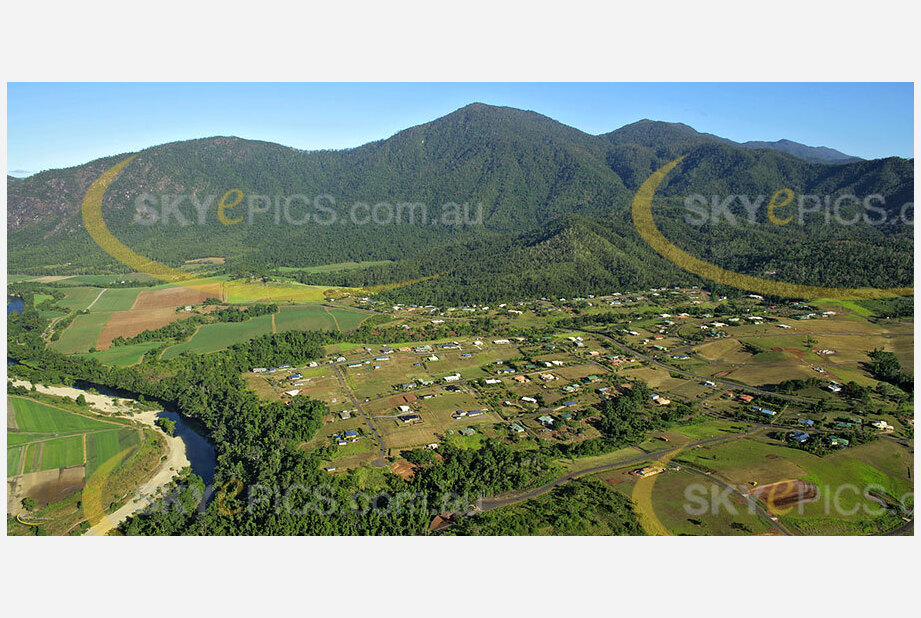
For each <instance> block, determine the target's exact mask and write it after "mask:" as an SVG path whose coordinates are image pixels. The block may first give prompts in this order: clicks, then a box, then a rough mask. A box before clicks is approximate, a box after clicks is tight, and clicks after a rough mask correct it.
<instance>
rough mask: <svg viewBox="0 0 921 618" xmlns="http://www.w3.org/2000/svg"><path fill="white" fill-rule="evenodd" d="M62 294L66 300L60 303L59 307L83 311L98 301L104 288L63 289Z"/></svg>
mask: <svg viewBox="0 0 921 618" xmlns="http://www.w3.org/2000/svg"><path fill="white" fill-rule="evenodd" d="M61 292H63V293H64V298H63V299H61V300H59V301H58V303H57V304H58V305H60V306H61V307H66V308H67V309H69V310H70V311H82V310H84V309H86V308H87V307H88V306H89V305H90V303H92V302H93V301H94V300H96V297H97V296H99V293H100V292H102V288H89V287H73V288H65V289H62V290H61Z"/></svg>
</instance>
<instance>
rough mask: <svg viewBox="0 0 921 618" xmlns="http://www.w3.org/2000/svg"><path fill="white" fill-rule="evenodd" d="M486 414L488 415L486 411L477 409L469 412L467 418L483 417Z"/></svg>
mask: <svg viewBox="0 0 921 618" xmlns="http://www.w3.org/2000/svg"><path fill="white" fill-rule="evenodd" d="M484 414H486V410H481V409H479V408H477V409H476V410H467V416H468V417H470V416H482V415H484Z"/></svg>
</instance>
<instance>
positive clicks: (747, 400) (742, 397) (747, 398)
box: [739, 395, 755, 403]
mask: <svg viewBox="0 0 921 618" xmlns="http://www.w3.org/2000/svg"><path fill="white" fill-rule="evenodd" d="M739 400H740V401H744V402H745V403H751V402H753V401H754V400H755V398H754V396H752V395H739Z"/></svg>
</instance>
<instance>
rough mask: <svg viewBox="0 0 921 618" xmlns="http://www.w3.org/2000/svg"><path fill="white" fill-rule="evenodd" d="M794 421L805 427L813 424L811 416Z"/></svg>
mask: <svg viewBox="0 0 921 618" xmlns="http://www.w3.org/2000/svg"><path fill="white" fill-rule="evenodd" d="M796 422H797V423H799V424H800V425H805V426H807V427H812V426H813V425H815V421H814V420H812V419H811V418H801V419H799V420H798V421H796Z"/></svg>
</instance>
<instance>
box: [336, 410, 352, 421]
mask: <svg viewBox="0 0 921 618" xmlns="http://www.w3.org/2000/svg"><path fill="white" fill-rule="evenodd" d="M339 418H341V419H342V420H344V421H347V420H349V419H350V418H352V413H351V412H349V411H348V410H343V411H342V412H340V413H339Z"/></svg>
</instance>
